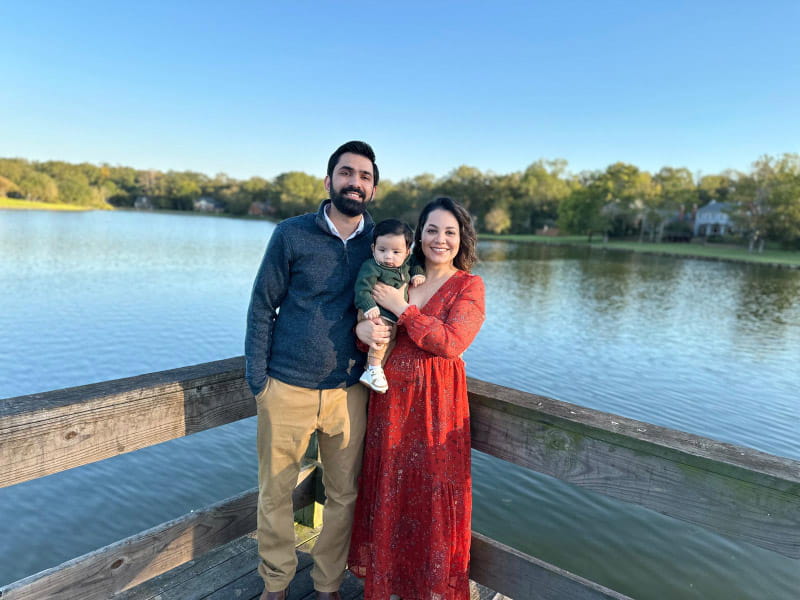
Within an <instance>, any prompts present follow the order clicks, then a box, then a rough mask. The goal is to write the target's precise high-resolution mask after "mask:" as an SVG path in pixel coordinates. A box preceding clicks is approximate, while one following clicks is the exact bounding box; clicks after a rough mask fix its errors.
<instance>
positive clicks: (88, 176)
mask: <svg viewBox="0 0 800 600" xmlns="http://www.w3.org/2000/svg"><path fill="white" fill-rule="evenodd" d="M438 195H447V196H451V197H453V198H456V199H458V200H460V201H461V202H462V203H463V204H464V205H465V206H466V207H467V208H468V209H469V210H470V212H471V213H472V214H473V215H474V216H475V220H476V224H477V227H478V230H479V231H482V232H490V233H515V234H528V233H536V232H541V231H543V230H553V229H554V228H558V230H559V231H560V232H561V233H573V234H584V235H587V236H589V238H590V239H591V237H592V236H593V235H602V236H604V237H616V238H619V237H627V238H634V239H636V238H638V239H640V240H644V239H648V240H652V241H661V240H662V239H663V238H664V237H665V235H666V236H667V239H670V238H674V236H675V235H676V234H686V233H688V232H690V230H691V222H692V217H693V215H694V212H695V211H696V210H697V208H698V207H701V206H703V205H706V204H708V203H709V202H711V201H718V202H726V203H728V205H729V206H728V208H727V211H728V212H729V213H730V214H731V216H732V218H733V221H734V223H735V224H736V227H737V231H738V232H739V235H740V236H741V237H742V238H743V239H745V240H749V241H750V243H751V244H752V243H753V242H755V241H759V240H762V241H763V240H771V241H776V242H780V243H782V244H783V245H785V246H787V247H795V248H800V155H798V154H783V155H781V156H778V157H772V156H763V157H761V158H759V159H758V160H756V161H755V162H754V163H753V164H752V168H751V170H750V171H749V172H747V173H744V172H740V171H734V170H727V171H724V172H723V173H721V174H717V175H702V176H697V177H695V176H694V175H693V174H692V173H691V172H690V171H689V170H688V169H686V168H682V167H681V168H674V167H663V168H662V169H660V170H659V171H658V172H657V173H649V172H647V171H644V170H641V169H639V168H638V167H636V166H635V165H632V164H627V163H622V162H617V163H614V164H612V165H609V166H608V167H607V168H606V169H605V170H603V171H583V172H581V173H578V174H573V173H570V172H568V171H567V162H566V161H565V160H561V159H557V160H545V159H542V160H538V161H536V162H534V163H532V164H531V165H530V166H528V167H527V168H526V169H525V170H524V171H519V172H514V173H509V174H495V173H492V172H483V171H481V170H479V169H477V168H475V167H470V166H460V167H458V168H456V169H454V170H453V171H451V172H450V173H448V174H447V175H446V176H444V177H441V178H436V177H434V176H433V175H430V174H423V175H418V176H416V177H412V178H409V179H404V180H401V181H399V182H397V183H394V182H391V181H388V180H382V181H381V184H380V186H379V193H378V196H377V198H376V202H375V205H374V206H373V207H372V208H371V212H372V213H373V215H374V216H375V217H376V218H377V219H382V218H387V217H395V218H400V219H404V220H406V221H409V222H410V223H412V224H414V222H415V219H416V216H417V215H418V214H419V211H420V209H421V208H422V206H423V205H424V204H425V203H426V202H427V201H428V200H430V199H431V198H433V197H435V196H438ZM0 196H8V197H12V198H14V197H16V198H24V199H28V200H37V201H41V202H64V203H68V204H76V205H81V206H87V207H94V208H104V207H105V208H107V207H110V206H111V207H132V206H134V204H135V203H136V201H137V199H142V198H146V199H147V203H148V205H150V206H152V207H154V208H156V209H167V210H193V208H194V206H195V201H197V200H198V199H200V198H207V199H210V200H212V201H213V202H215V203H216V205H217V206H219V208H220V210H221V211H222V212H225V213H228V214H231V215H246V214H248V213H249V212H251V211H252V207H253V206H254V203H255V206H258V210H257V211H256V212H258V213H260V214H266V215H267V216H270V217H272V218H275V219H282V218H286V217H290V216H294V215H297V214H301V213H303V212H308V211H313V210H316V208H317V206H318V204H319V201H320V200H321V198H322V197H323V196H324V192H323V185H322V180H321V179H320V178H318V177H315V176H313V175H308V174H306V173H303V172H299V171H291V172H288V173H282V174H280V175H278V176H276V177H274V178H273V179H270V180H268V179H264V178H262V177H251V178H249V179H245V180H237V179H234V178H232V177H229V176H227V175H226V174H224V173H220V174H217V175H215V176H214V177H210V176H208V175H205V174H203V173H197V172H193V171H180V172H178V171H167V172H161V171H156V170H137V169H134V168H131V167H123V166H110V165H105V164H104V165H99V166H98V165H93V164H89V163H80V164H72V163H67V162H63V161H45V162H35V161H28V160H25V159H20V158H5V159H0Z"/></svg>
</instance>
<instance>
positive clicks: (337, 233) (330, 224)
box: [322, 204, 364, 246]
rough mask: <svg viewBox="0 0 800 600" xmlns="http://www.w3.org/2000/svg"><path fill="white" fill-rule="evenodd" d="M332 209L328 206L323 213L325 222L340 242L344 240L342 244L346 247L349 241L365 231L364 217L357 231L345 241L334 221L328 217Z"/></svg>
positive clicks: (362, 216)
mask: <svg viewBox="0 0 800 600" xmlns="http://www.w3.org/2000/svg"><path fill="white" fill-rule="evenodd" d="M330 208H331V205H330V204H328V206H326V207H325V210H323V211H322V213H323V214H324V215H325V222H326V223H327V224H328V227H330V230H331V231H332V232H333V233H335V234H336V236H337V237H338V238H339V239H340V240H342V243H343V244H344V245H345V246H346V245H347V242H348V241H350V240H352V239H353V238H354V237H356V236H357V235H358V234H359V233H361V232H362V231H364V215H361V220H360V221H359V222H358V225H357V226H356V228H355V230H354V231H353V233H351V234H350V237H348V238H347V239H346V240H345V239H342V235H341V234H340V233H339V230H338V229H336V225H334V224H333V221H331V218H330V217H329V216H328V211H329V210H330Z"/></svg>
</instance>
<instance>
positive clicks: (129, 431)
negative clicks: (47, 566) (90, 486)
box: [0, 357, 256, 487]
mask: <svg viewBox="0 0 800 600" xmlns="http://www.w3.org/2000/svg"><path fill="white" fill-rule="evenodd" d="M255 413H256V408H255V401H254V399H253V395H252V394H251V393H250V390H249V389H248V387H247V385H246V383H245V381H244V360H243V358H242V357H237V358H232V359H227V360H221V361H216V362H212V363H204V364H200V365H195V366H191V367H184V368H181V369H173V370H170V371H161V372H159V373H150V374H147V375H140V376H137V377H128V378H125V379H118V380H115V381H107V382H103V383H96V384H92V385H85V386H80V387H74V388H68V389H64V390H58V391H54V392H46V393H43V394H33V395H29V396H19V397H16V398H8V399H5V400H3V401H2V403H0V464H2V465H3V469H2V470H0V487H4V486H8V485H13V484H15V483H20V482H22V481H27V480H29V479H35V478H37V477H43V476H45V475H50V474H51V473H57V472H59V471H63V470H66V469H71V468H73V467H78V466H80V465H85V464H87V463H91V462H95V461H98V460H102V459H104V458H109V457H111V456H116V455H118V454H123V453H125V452H131V451H132V450H138V449H140V448H144V447H146V446H152V445H153V444H159V443H161V442H165V441H167V440H171V439H174V438H176V437H181V436H184V435H189V434H191V433H196V432H198V431H203V430H205V429H209V428H211V427H216V426H218V425H224V424H226V423H230V422H233V421H236V420H238V419H243V418H245V417H250V416H253V415H255Z"/></svg>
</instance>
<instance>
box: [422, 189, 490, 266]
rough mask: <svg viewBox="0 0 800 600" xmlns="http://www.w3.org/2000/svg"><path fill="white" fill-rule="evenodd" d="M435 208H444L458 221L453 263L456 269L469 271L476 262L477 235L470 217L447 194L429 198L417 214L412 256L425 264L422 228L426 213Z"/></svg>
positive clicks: (465, 210) (464, 209)
mask: <svg viewBox="0 0 800 600" xmlns="http://www.w3.org/2000/svg"><path fill="white" fill-rule="evenodd" d="M435 210H446V211H447V212H449V213H451V214H452V215H453V216H454V217H455V218H456V221H458V230H459V231H458V233H459V237H460V238H461V240H460V243H459V247H458V253H457V254H456V257H455V258H454V259H453V265H455V267H456V269H461V270H462V271H466V272H467V273H469V272H470V270H471V269H472V266H473V265H474V264H475V263H476V262H478V253H477V251H476V246H477V244H478V235H477V233H475V226H474V225H473V224H472V217H471V216H470V214H469V211H467V209H466V208H464V207H463V206H462V205H461V204H460V203H458V202H456V201H455V200H453V199H452V198H448V197H447V196H439V197H438V198H436V199H435V200H431V201H430V202H428V204H426V205H425V208H423V209H422V212H421V213H420V215H419V224H418V225H417V231H416V233H415V235H414V257H415V258H416V259H417V261H418V262H419V263H420V264H423V265H424V264H425V255H424V254H423V253H422V242H421V240H422V228H423V227H425V222H426V221H427V220H428V215H429V214H431V213H432V212H433V211H435Z"/></svg>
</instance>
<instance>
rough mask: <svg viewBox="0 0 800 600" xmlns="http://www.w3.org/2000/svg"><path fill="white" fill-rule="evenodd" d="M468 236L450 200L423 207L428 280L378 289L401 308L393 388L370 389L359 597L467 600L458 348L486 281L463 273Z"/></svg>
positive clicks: (393, 307)
mask: <svg viewBox="0 0 800 600" xmlns="http://www.w3.org/2000/svg"><path fill="white" fill-rule="evenodd" d="M475 244H476V235H475V229H474V228H473V226H472V221H471V219H470V216H469V213H468V212H467V211H466V210H465V209H464V208H463V207H462V206H461V205H459V204H457V203H456V202H454V201H453V200H451V199H450V198H437V199H436V200H433V201H432V202H430V203H428V205H427V206H425V208H424V209H423V210H422V214H420V217H419V226H418V227H417V230H416V233H415V243H414V253H415V255H416V258H417V259H418V260H419V261H420V262H421V263H424V265H425V277H426V279H425V283H423V284H421V285H419V286H417V287H413V288H409V290H408V301H406V300H405V299H404V297H403V292H402V290H397V289H395V288H392V287H390V286H386V285H382V284H379V285H376V288H375V291H374V292H373V295H374V297H375V300H376V302H377V303H378V304H379V305H381V306H383V307H384V308H386V309H387V310H390V311H391V312H393V313H395V314H396V315H398V316H399V319H398V322H397V325H398V333H397V344H396V346H395V347H394V350H393V351H392V356H391V358H390V360H389V362H388V364H387V365H386V367H385V372H386V378H387V380H388V382H389V391H388V392H387V393H386V394H385V395H381V394H374V393H373V394H372V396H371V398H370V404H369V416H368V424H367V435H366V443H365V449H364V466H363V468H362V471H361V479H360V483H359V495H358V501H357V504H356V517H355V524H354V528H353V537H352V541H351V544H350V559H349V568H350V570H351V571H352V572H353V573H354V574H355V575H357V576H358V577H363V578H364V579H365V584H364V598H365V600H388V599H389V598H390V597H392V598H397V597H400V598H402V599H403V600H466V599H468V598H469V578H468V566H469V546H470V539H471V530H470V522H471V512H472V490H471V478H470V433H469V404H468V401H467V381H466V374H465V372H464V361H463V360H461V354H462V353H463V352H464V350H466V349H467V347H468V346H469V345H470V343H471V342H472V340H473V339H474V338H475V336H476V335H477V333H478V330H479V329H480V326H481V324H482V323H483V320H484V287H483V281H482V280H481V278H480V277H478V276H477V275H471V274H470V269H471V268H472V265H473V264H474V263H475V261H476V258H477V257H476V253H475Z"/></svg>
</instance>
